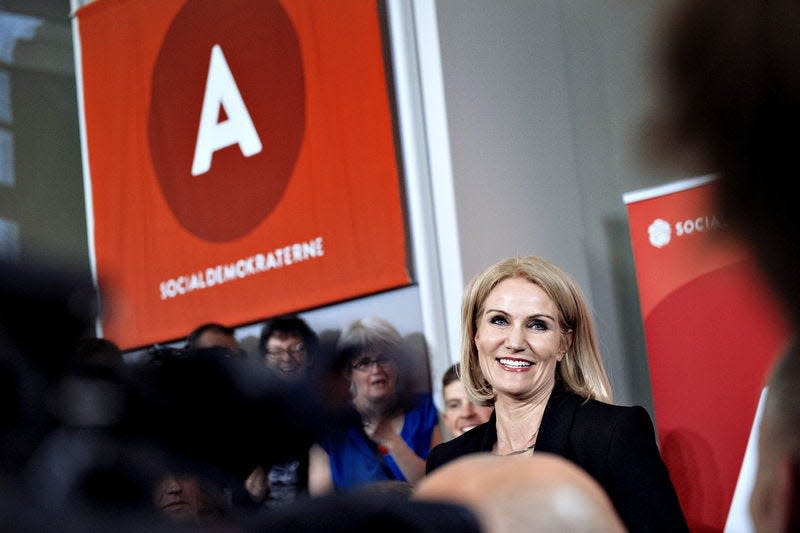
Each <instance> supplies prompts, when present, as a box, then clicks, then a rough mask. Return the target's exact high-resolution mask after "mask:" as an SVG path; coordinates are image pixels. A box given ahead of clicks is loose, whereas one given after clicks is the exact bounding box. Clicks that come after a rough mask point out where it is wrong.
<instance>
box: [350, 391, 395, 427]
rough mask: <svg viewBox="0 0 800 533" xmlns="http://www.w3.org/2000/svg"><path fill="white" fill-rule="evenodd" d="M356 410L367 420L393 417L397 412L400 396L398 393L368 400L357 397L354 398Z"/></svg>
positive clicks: (373, 420) (377, 420)
mask: <svg viewBox="0 0 800 533" xmlns="http://www.w3.org/2000/svg"><path fill="white" fill-rule="evenodd" d="M353 404H354V405H355V407H356V410H357V411H358V412H359V414H360V415H361V418H362V419H364V420H365V421H371V422H380V421H381V420H383V419H386V418H391V417H392V416H394V415H395V414H396V413H397V407H398V397H397V395H396V394H392V395H391V396H387V397H385V398H381V399H380V400H367V399H364V398H359V397H356V398H355V399H353Z"/></svg>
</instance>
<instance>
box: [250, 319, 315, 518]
mask: <svg viewBox="0 0 800 533" xmlns="http://www.w3.org/2000/svg"><path fill="white" fill-rule="evenodd" d="M258 349H259V352H260V354H261V356H262V357H263V358H264V363H265V364H266V365H267V368H268V369H269V370H270V371H272V372H273V373H274V374H275V375H276V376H278V377H279V378H280V379H282V380H284V381H287V382H298V381H300V380H304V379H307V378H308V377H309V371H310V368H311V365H312V364H313V363H314V360H315V358H316V357H317V356H318V352H319V337H318V336H317V334H316V333H315V332H314V330H312V329H311V327H310V326H309V325H308V324H307V323H306V322H305V320H303V319H302V318H300V317H298V316H297V315H282V316H278V317H275V318H273V319H271V320H269V321H267V322H266V323H265V324H264V327H263V328H262V329H261V337H260V339H259V343H258ZM245 488H246V489H247V492H248V493H249V494H250V497H251V498H252V499H253V500H254V501H255V502H256V503H258V502H262V503H263V505H265V506H268V507H273V506H275V505H279V504H285V503H288V502H291V501H294V500H296V499H297V498H299V497H303V496H306V495H307V494H308V450H297V456H296V459H294V460H292V461H288V462H286V463H281V464H273V465H271V466H269V467H268V468H264V467H262V466H259V467H257V468H256V469H255V470H254V471H253V473H252V474H250V476H249V477H248V478H247V480H246V481H245Z"/></svg>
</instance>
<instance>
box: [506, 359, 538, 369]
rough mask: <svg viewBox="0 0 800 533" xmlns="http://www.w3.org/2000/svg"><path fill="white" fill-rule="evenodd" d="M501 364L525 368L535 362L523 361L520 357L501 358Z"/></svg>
mask: <svg viewBox="0 0 800 533" xmlns="http://www.w3.org/2000/svg"><path fill="white" fill-rule="evenodd" d="M500 364H501V365H503V366H510V367H514V368H525V367H528V366H531V365H532V364H533V363H531V362H530V361H521V360H519V359H500Z"/></svg>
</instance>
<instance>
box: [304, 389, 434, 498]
mask: <svg viewBox="0 0 800 533" xmlns="http://www.w3.org/2000/svg"><path fill="white" fill-rule="evenodd" d="M438 424H439V413H438V411H437V410H436V406H435V405H434V403H433V397H432V396H431V395H430V394H429V393H423V394H418V395H416V396H415V398H414V403H413V404H412V407H411V409H409V410H407V411H406V412H405V416H404V418H403V429H402V430H401V431H400V436H401V437H402V438H403V440H404V441H405V443H406V444H408V446H409V447H410V448H411V449H412V450H414V453H416V454H417V455H418V456H419V457H420V458H422V459H426V458H427V457H428V452H430V448H431V438H432V436H433V430H434V428H435V427H436V426H437V425H438ZM320 445H321V446H322V447H323V448H324V449H325V451H326V452H327V453H328V457H329V458H330V464H331V475H332V477H333V484H334V486H335V487H336V488H337V489H350V488H353V487H356V486H358V485H363V484H364V483H369V482H372V481H382V480H387V479H398V480H401V481H407V480H406V478H405V476H403V473H402V472H401V471H400V467H398V466H397V463H395V461H394V458H393V457H392V456H391V455H384V456H381V454H380V452H378V450H377V447H376V445H375V443H374V442H373V441H372V440H371V439H370V438H369V437H368V436H367V434H366V433H364V429H363V428H362V427H361V426H358V427H350V428H348V429H347V430H343V431H340V432H336V433H334V434H330V435H327V436H326V437H325V438H323V439H322V441H321V442H320Z"/></svg>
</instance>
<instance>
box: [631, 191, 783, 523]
mask: <svg viewBox="0 0 800 533" xmlns="http://www.w3.org/2000/svg"><path fill="white" fill-rule="evenodd" d="M715 186H716V184H715V181H714V180H713V179H710V178H698V179H694V180H685V181H681V182H676V183H673V184H669V185H667V186H665V187H659V188H655V189H651V190H646V191H637V192H634V193H628V194H626V195H625V202H626V204H627V207H628V216H629V225H630V232H631V242H632V245H633V253H634V259H635V264H636V272H637V280H638V285H639V297H640V302H641V310H642V318H643V320H644V330H645V337H646V342H647V354H648V362H649V366H650V378H651V384H652V391H653V405H654V409H655V417H656V425H657V428H658V438H659V443H660V445H661V452H662V454H663V456H664V460H665V461H666V463H667V466H668V468H669V470H670V475H671V476H672V480H673V482H674V483H675V486H676V489H677V491H678V496H679V498H680V501H681V505H682V506H683V510H684V512H685V513H686V516H687V519H688V521H689V525H690V528H691V529H692V531H722V530H723V528H724V525H725V521H726V516H727V514H728V510H729V508H730V506H731V500H732V497H733V493H734V488H735V487H736V482H737V478H738V475H739V470H740V467H741V465H742V460H743V457H744V452H745V448H746V446H747V440H748V436H749V434H750V429H751V426H752V424H753V419H754V417H755V413H756V407H757V405H758V399H759V396H760V394H761V389H762V387H763V385H764V380H765V376H766V373H767V371H768V369H769V366H770V364H771V361H772V359H773V357H774V356H775V354H776V353H777V351H778V350H779V348H780V347H781V345H782V343H783V342H784V340H785V339H786V335H787V332H788V329H787V327H786V324H785V322H784V319H783V317H782V316H781V315H780V313H779V309H778V307H777V305H776V303H775V301H774V299H772V297H771V296H770V293H769V290H768V289H767V287H766V286H765V285H764V283H763V280H762V279H761V277H760V275H759V273H758V272H757V270H756V268H755V266H754V264H753V262H752V260H751V258H750V257H749V256H748V253H747V251H746V250H745V249H744V247H742V246H741V245H737V243H736V242H735V241H734V240H733V239H732V237H731V235H730V234H729V232H727V231H726V227H725V221H724V220H723V219H722V218H721V217H720V216H719V215H718V214H717V213H716V212H715V208H714V204H713V198H714V187H715Z"/></svg>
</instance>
